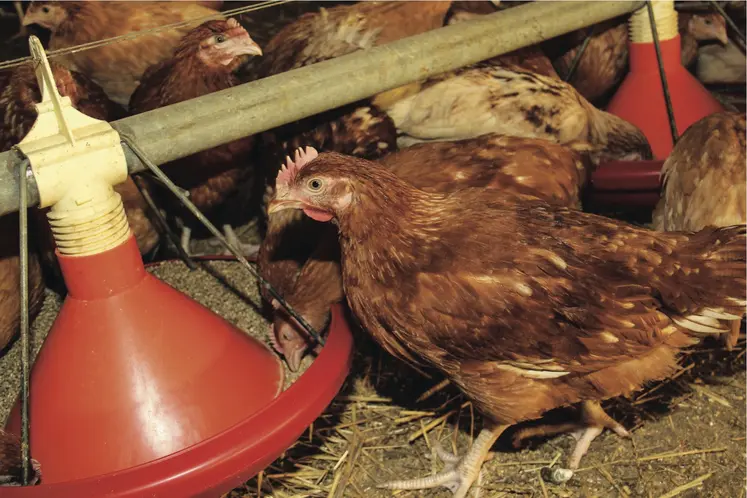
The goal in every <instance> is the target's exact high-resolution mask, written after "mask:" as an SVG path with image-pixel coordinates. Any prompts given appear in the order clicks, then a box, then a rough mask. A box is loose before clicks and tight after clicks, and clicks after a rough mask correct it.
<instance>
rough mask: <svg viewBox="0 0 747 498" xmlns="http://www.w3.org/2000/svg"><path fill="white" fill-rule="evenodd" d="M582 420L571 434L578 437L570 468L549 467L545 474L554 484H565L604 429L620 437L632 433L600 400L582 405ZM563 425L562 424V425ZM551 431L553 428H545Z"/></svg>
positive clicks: (569, 463)
mask: <svg viewBox="0 0 747 498" xmlns="http://www.w3.org/2000/svg"><path fill="white" fill-rule="evenodd" d="M581 418H582V422H581V423H580V424H579V425H580V428H579V429H578V430H576V431H575V432H573V433H572V434H571V435H572V436H573V437H574V438H576V446H575V447H574V448H573V452H572V453H571V457H570V458H569V459H568V468H567V469H564V468H561V467H558V468H555V469H552V470H550V469H547V471H548V473H547V474H546V475H545V476H543V477H545V479H546V480H548V481H550V482H552V483H553V484H564V483H565V482H567V481H568V480H569V479H570V478H571V477H573V474H574V472H575V470H576V469H578V466H579V464H580V463H581V458H583V456H584V455H585V454H586V452H587V451H589V446H590V445H591V442H592V441H594V439H596V437H597V436H599V435H600V434H601V433H602V431H604V429H610V430H611V431H613V432H614V433H615V434H617V435H618V436H620V437H625V438H628V437H630V433H629V432H628V431H627V430H625V428H624V427H623V426H622V425H620V424H619V423H617V422H616V421H615V420H613V419H612V417H610V416H609V415H607V414H606V413H605V411H604V410H603V409H602V407H601V406H600V405H599V403H598V402H591V401H586V402H584V403H583V404H582V405H581ZM561 427H562V426H561ZM545 431H546V432H545V433H546V434H547V433H550V432H551V431H552V430H551V429H545Z"/></svg>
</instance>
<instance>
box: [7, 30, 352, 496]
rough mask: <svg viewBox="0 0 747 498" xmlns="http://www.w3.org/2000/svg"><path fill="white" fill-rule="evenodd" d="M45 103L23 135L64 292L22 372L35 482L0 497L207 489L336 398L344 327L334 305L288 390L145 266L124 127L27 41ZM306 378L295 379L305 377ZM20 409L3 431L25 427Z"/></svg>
mask: <svg viewBox="0 0 747 498" xmlns="http://www.w3.org/2000/svg"><path fill="white" fill-rule="evenodd" d="M29 45H30V49H31V53H32V56H33V57H34V59H35V61H34V62H35V64H36V68H37V78H38V79H39V86H40V87H41V88H42V96H43V98H42V103H41V104H39V105H37V112H38V117H37V120H36V122H35V123H34V126H33V127H32V129H31V130H30V131H29V133H28V134H27V136H26V137H25V138H24V140H23V141H22V142H21V143H20V144H19V148H20V149H21V151H22V152H23V153H24V154H25V155H26V156H27V158H28V160H29V162H30V164H31V168H32V171H33V174H34V177H35V179H36V184H37V189H38V192H39V198H40V207H47V206H51V210H50V211H49V214H48V217H49V223H50V227H51V229H52V233H53V235H54V239H55V242H56V244H57V257H58V260H59V262H60V267H61V269H62V273H63V275H64V278H65V283H66V285H67V288H68V296H67V298H66V300H65V303H64V304H63V306H62V309H61V310H60V313H59V315H58V317H57V320H56V321H55V323H54V325H53V326H52V329H51V331H50V333H49V336H48V337H47V340H46V341H45V343H44V345H43V347H42V350H41V352H40V353H39V356H38V358H37V360H36V363H35V364H34V366H33V369H32V372H31V388H30V397H29V415H30V431H29V432H30V446H31V448H30V450H31V456H32V457H33V458H34V459H36V460H38V461H39V462H40V463H41V470H42V485H41V486H30V487H20V488H15V489H12V490H11V489H8V490H7V491H5V490H4V491H3V493H2V494H3V496H8V497H10V496H54V497H56V498H66V497H70V498H73V497H75V498H82V497H86V496H91V497H94V496H95V497H99V496H131V497H135V496H138V497H139V496H169V497H171V496H215V495H216V494H219V493H220V492H225V491H228V490H230V489H231V488H232V487H234V486H236V485H238V484H240V483H241V482H242V481H243V480H246V479H248V478H250V477H252V476H253V475H254V474H256V473H257V472H258V471H259V470H261V469H262V468H264V466H266V465H268V464H269V463H270V462H272V460H274V459H275V458H276V457H277V456H278V455H279V454H280V453H282V452H283V451H284V450H285V449H287V447H288V446H290V445H291V444H292V443H293V441H294V440H295V439H296V438H297V437H298V436H299V435H300V434H301V432H302V431H303V430H304V429H305V428H306V427H307V426H308V424H310V423H311V422H312V421H313V420H314V418H316V417H317V416H318V415H319V413H320V412H321V411H322V410H323V409H324V408H325V407H326V405H327V404H328V403H329V402H330V401H331V399H332V397H334V395H335V394H336V392H337V390H338V389H339V387H340V385H341V384H342V381H343V380H344V378H345V375H346V373H347V370H348V366H349V361H350V357H351V351H352V344H351V343H352V338H351V336H350V331H349V330H348V329H347V328H346V327H345V324H344V321H343V322H342V323H341V318H340V312H339V310H336V311H335V312H334V313H333V322H332V325H333V327H332V330H331V331H330V340H329V343H328V344H327V346H325V348H324V349H323V350H322V353H321V355H320V357H319V359H318V360H317V361H319V360H321V359H322V358H327V360H326V363H320V364H317V362H315V364H314V365H313V366H312V367H311V368H310V369H309V372H307V373H306V374H305V375H304V376H303V377H304V378H303V379H301V380H299V381H297V382H296V384H297V385H294V386H292V387H291V388H290V389H288V391H286V392H284V393H283V395H282V396H278V394H279V393H280V391H281V389H282V381H283V373H282V372H283V370H282V366H281V363H280V360H279V358H278V357H277V356H276V355H275V354H274V353H273V352H272V351H271V350H270V349H269V348H268V347H267V346H266V345H264V344H262V343H261V342H259V341H256V340H254V339H252V338H250V337H249V336H248V335H246V334H244V333H243V332H241V331H240V330H238V329H236V328H235V327H234V326H233V325H231V324H230V323H228V322H227V321H225V320H223V319H222V318H220V317H219V316H218V315H216V314H214V313H212V312H211V311H210V310H208V309H206V308H204V307H203V306H201V305H200V304H198V303H197V302H195V301H193V300H192V299H190V298H189V297H187V296H185V295H184V294H182V293H180V292H178V291H176V290H175V289H173V288H172V287H170V286H168V285H167V284H164V283H163V282H161V281H160V280H158V279H157V278H155V277H153V276H152V275H151V274H149V273H148V272H146V271H145V267H144V265H143V262H142V259H141V257H140V253H139V251H138V248H137V244H136V242H135V238H134V237H133V236H132V234H131V233H130V230H129V226H128V224H127V217H126V215H125V211H124V206H123V205H122V200H121V197H120V196H119V194H117V193H115V192H114V190H113V189H112V188H111V185H115V184H118V183H121V182H123V181H124V180H125V179H126V178H127V164H126V161H125V157H124V151H123V150H122V147H121V144H120V137H119V134H118V133H117V132H116V131H115V130H114V129H113V128H112V127H111V125H109V124H108V123H106V122H103V121H98V120H95V119H92V118H90V117H88V116H85V115H84V114H82V113H80V112H78V111H76V110H75V109H74V108H73V107H72V105H71V103H70V99H69V98H67V97H65V98H64V99H63V98H61V97H60V95H59V93H58V92H57V88H56V85H55V83H54V79H53V77H52V72H51V70H50V68H49V63H48V62H47V59H46V56H45V55H44V50H43V48H42V46H41V43H40V42H39V40H38V39H37V38H36V37H33V36H32V37H30V39H29ZM302 380H303V382H302ZM19 412H20V410H19V408H18V406H16V408H15V409H14V412H13V413H12V415H11V418H10V420H9V423H8V430H9V431H11V432H14V433H16V434H19V433H20V420H19V418H20V416H19Z"/></svg>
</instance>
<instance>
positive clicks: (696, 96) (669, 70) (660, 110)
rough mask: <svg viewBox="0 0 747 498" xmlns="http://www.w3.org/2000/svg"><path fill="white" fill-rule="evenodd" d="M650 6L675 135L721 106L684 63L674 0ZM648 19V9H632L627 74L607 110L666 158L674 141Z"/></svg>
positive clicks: (654, 151) (656, 154)
mask: <svg viewBox="0 0 747 498" xmlns="http://www.w3.org/2000/svg"><path fill="white" fill-rule="evenodd" d="M652 6H653V10H654V18H655V20H656V25H657V32H658V34H659V46H660V47H661V55H662V61H663V65H664V71H665V73H666V77H667V85H668V87H669V94H670V96H671V101H672V108H673V111H674V118H675V123H676V127H677V133H678V135H679V134H681V133H682V132H684V131H685V130H686V129H687V128H688V127H689V126H690V125H691V124H693V123H694V122H695V121H698V120H699V119H701V118H702V117H704V116H707V115H709V114H712V113H714V112H720V111H722V110H723V107H722V106H721V104H720V103H719V102H718V100H716V99H715V98H714V97H713V96H712V95H711V94H710V92H709V91H708V90H706V89H705V88H704V87H703V85H701V84H700V82H699V81H698V80H697V79H696V78H695V77H694V76H693V75H692V74H690V72H689V71H688V70H687V69H685V68H684V67H683V66H682V62H681V54H680V52H681V49H680V36H679V33H678V28H677V11H675V10H674V2H673V1H671V0H665V1H656V2H653V3H652ZM649 22H650V21H649V17H648V10H647V8H646V7H643V8H642V9H640V10H638V11H636V12H634V13H633V15H632V16H631V18H630V44H629V48H630V72H629V73H628V75H627V77H626V78H625V80H624V81H623V83H622V85H621V86H620V88H619V90H618V91H617V93H616V94H615V96H614V97H613V98H612V100H611V101H610V103H609V106H608V107H607V111H609V112H610V113H612V114H615V115H617V116H619V117H621V118H623V119H625V120H627V121H629V122H631V123H633V124H634V125H636V126H638V127H639V128H640V129H641V131H642V132H643V133H644V135H646V138H647V139H648V141H649V143H650V144H651V149H652V150H653V153H654V157H655V158H656V159H659V160H664V159H666V158H667V156H668V155H669V153H670V152H671V151H672V148H673V147H674V144H673V143H672V135H671V131H670V126H669V118H668V115H667V107H666V101H665V99H664V91H663V86H662V83H661V77H660V75H659V66H658V63H657V59H656V50H655V48H654V43H653V39H652V35H651V25H650V24H649Z"/></svg>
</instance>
